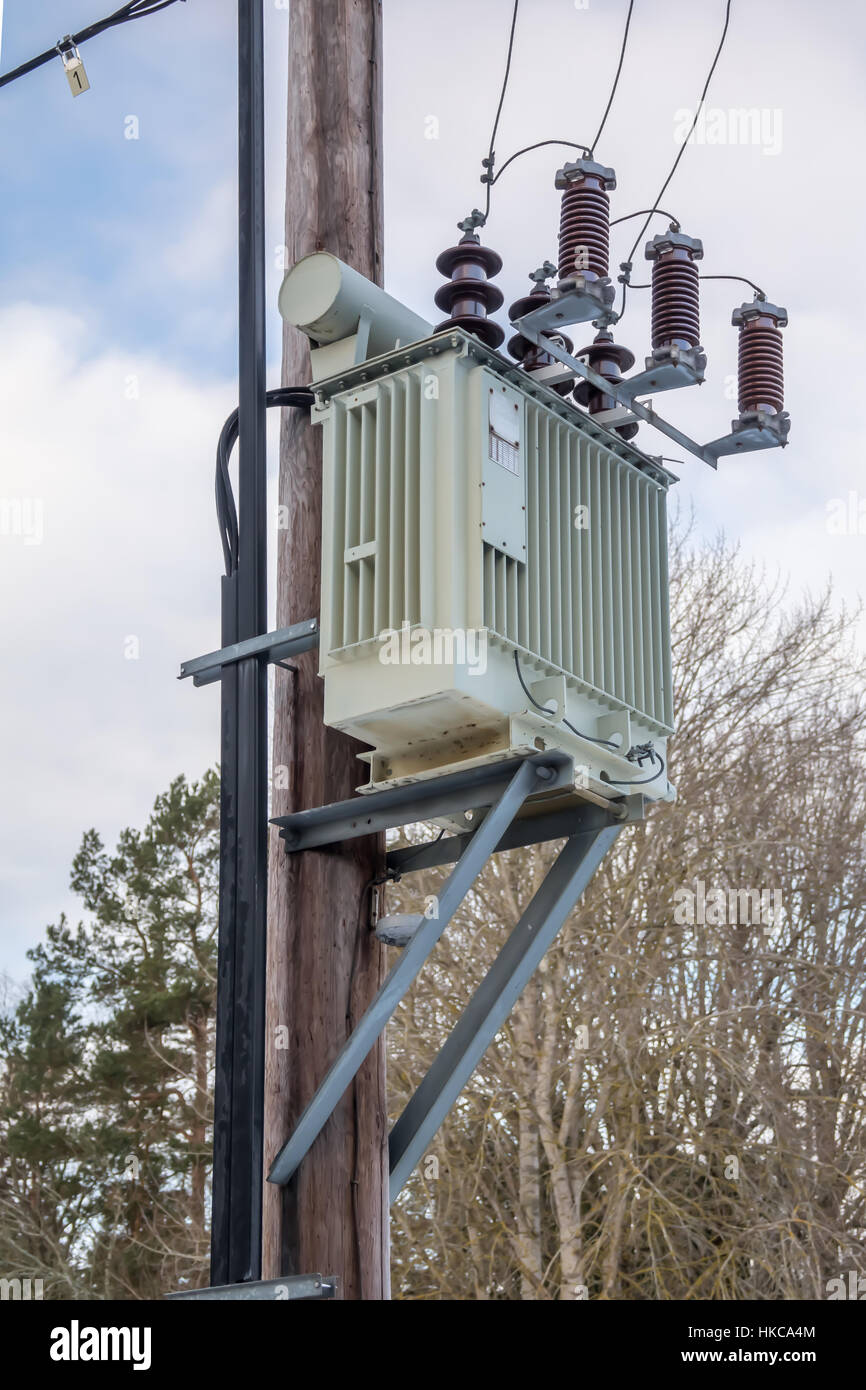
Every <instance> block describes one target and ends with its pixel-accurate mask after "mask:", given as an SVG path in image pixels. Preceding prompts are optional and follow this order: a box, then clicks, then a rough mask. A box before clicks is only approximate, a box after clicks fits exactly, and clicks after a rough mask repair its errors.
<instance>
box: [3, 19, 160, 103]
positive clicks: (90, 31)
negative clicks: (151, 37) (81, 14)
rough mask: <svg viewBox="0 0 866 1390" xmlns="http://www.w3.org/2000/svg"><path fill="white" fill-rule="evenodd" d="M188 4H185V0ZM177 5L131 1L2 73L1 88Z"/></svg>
mask: <svg viewBox="0 0 866 1390" xmlns="http://www.w3.org/2000/svg"><path fill="white" fill-rule="evenodd" d="M184 3H185V0H184ZM175 4H177V0H129V3H128V4H126V5H121V7H120V9H119V10H115V11H114V13H113V14H110V15H108V16H107V17H106V18H105V19H98V20H96V22H95V23H94V24H88V25H87V28H86V29H80V30H79V31H78V33H77V34H67V35H66V37H65V38H62V39H59V40H58V41H57V43H56V44H55V45H54V47H53V48H46V50H45V52H44V53H39V54H38V55H37V56H36V57H35V58H30V59H28V61H27V62H26V63H22V64H21V65H20V67H17V68H13V69H12V71H11V72H6V73H3V75H2V76H0V87H8V86H9V84H10V82H15V81H17V80H18V78H19V77H26V76H27V74H28V73H29V72H35V71H36V69H37V68H41V67H44V66H45V64H46V63H50V62H52V61H53V59H55V58H57V57H59V56H61V55H62V54H63V53H66V52H68V51H69V50H70V49H71V48H77V47H78V45H79V44H82V43H86V42H87V40H88V39H94V38H96V36H97V34H102V33H104V32H105V30H106V29H114V28H116V27H117V25H119V24H128V23H129V22H130V21H131V20H133V19H144V18H146V17H147V15H151V14H157V13H158V11H159V10H167V9H168V7H169V5H175Z"/></svg>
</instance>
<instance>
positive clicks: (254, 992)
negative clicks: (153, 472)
mask: <svg viewBox="0 0 866 1390" xmlns="http://www.w3.org/2000/svg"><path fill="white" fill-rule="evenodd" d="M263 31H264V13H263V0H238V171H239V182H238V243H239V257H238V265H239V301H238V303H239V332H240V344H239V349H240V350H239V377H240V393H239V395H240V413H239V434H238V448H239V463H238V480H239V486H238V502H239V508H238V510H239V518H238V520H239V542H238V567H237V570H236V572H235V573H234V574H233V575H231V576H230V577H229V578H227V579H225V580H224V581H223V631H222V640H223V645H224V646H225V645H228V644H230V643H232V642H237V641H244V640H245V639H246V638H249V637H258V636H259V635H261V634H262V633H264V632H266V630H267V516H266V511H267V461H266V437H265V416H266V409H267V406H266V381H265V372H266V360H265V169H264V32H263ZM267 671H268V667H267V658H266V657H265V658H263V657H252V658H248V659H247V660H245V661H241V662H238V663H237V664H236V665H234V666H233V667H232V668H231V669H230V670H228V669H227V670H226V671H225V672H224V674H223V677H222V792H221V824H220V920H219V966H218V987H217V1043H216V1076H215V1083H214V1173H213V1226H212V1235H211V1284H212V1285H217V1284H234V1283H241V1282H244V1281H246V1280H250V1279H258V1278H259V1276H260V1274H261V1252H262V1182H263V1172H262V1164H263V1115H264V1060H265V1035H264V1029H265V960H266V922H267V916H266V886H267V828H268V823H267V772H268V768H267V743H268V739H267V729H268V725H267V720H268V703H267V690H268V688H267Z"/></svg>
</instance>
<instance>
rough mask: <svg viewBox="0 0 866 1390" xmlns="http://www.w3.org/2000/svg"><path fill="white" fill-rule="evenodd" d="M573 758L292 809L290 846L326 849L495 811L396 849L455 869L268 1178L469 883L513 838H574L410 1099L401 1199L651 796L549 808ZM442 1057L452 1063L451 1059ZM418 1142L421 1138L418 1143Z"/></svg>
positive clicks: (310, 1135)
mask: <svg viewBox="0 0 866 1390" xmlns="http://www.w3.org/2000/svg"><path fill="white" fill-rule="evenodd" d="M573 787H574V763H573V760H572V759H571V758H570V757H568V755H567V754H564V753H562V752H549V753H543V754H534V755H532V756H530V757H523V758H509V759H508V760H506V761H503V763H501V764H499V765H494V766H492V767H476V768H471V769H467V770H466V771H465V772H457V773H450V774H447V775H446V776H442V777H435V778H430V779H425V780H424V781H421V782H416V783H411V784H408V785H406V786H401V787H392V788H389V789H388V790H386V791H382V792H374V793H372V794H370V795H369V796H365V797H355V798H353V799H352V800H350V801H344V802H339V803H337V804H335V805H333V806H323V807H318V808H316V809H315V810H312V811H302V812H297V813H295V814H293V815H290V816H283V817H280V818H278V819H276V820H275V821H274V822H273V823H274V824H275V825H278V826H279V827H280V831H281V835H282V837H283V839H284V840H285V843H286V849H287V851H288V853H290V854H291V853H298V852H301V851H303V850H306V849H312V848H322V847H324V846H327V845H329V844H334V843H337V842H340V841H343V840H345V839H349V838H353V837H355V836H359V835H368V834H370V833H371V832H372V831H379V830H383V829H389V828H392V827H395V826H399V825H406V824H409V823H411V822H415V821H418V820H429V819H432V818H434V817H437V816H443V815H449V814H452V813H453V812H455V811H462V810H465V809H466V808H468V807H472V808H473V809H475V810H476V812H478V811H479V810H482V809H483V808H485V807H487V806H489V807H490V810H489V811H487V813H486V815H483V816H482V817H480V818H479V823H478V825H477V826H476V828H474V829H473V830H472V831H471V832H468V833H466V834H458V835H454V836H452V837H449V838H447V839H444V840H440V841H438V842H436V844H434V845H428V846H422V847H420V849H419V848H417V847H412V848H411V849H410V850H408V851H396V852H394V853H393V854H392V855H390V856H389V868H391V869H393V870H394V872H395V873H396V874H402V873H406V872H414V871H417V870H419V869H421V868H426V867H429V866H430V865H431V864H433V863H436V864H439V863H453V864H454V868H453V869H452V871H451V873H450V874H449V876H448V878H447V879H446V881H445V883H444V885H443V886H442V888H441V889H440V891H439V894H438V895H437V899H436V904H435V908H436V910H435V913H434V914H432V915H429V916H428V915H427V914H425V915H424V916H422V917H420V918H419V925H418V928H417V930H416V931H415V934H414V935H413V936H412V938H411V940H410V941H409V942H408V944H407V945H406V946H405V947H404V948H403V950H402V951H401V954H400V957H399V958H398V960H397V961H396V963H395V964H394V966H393V967H392V969H391V971H390V972H389V974H388V976H387V978H386V980H385V981H384V983H383V985H382V986H381V988H380V989H379V991H378V993H377V995H376V997H375V999H374V1000H373V1002H372V1004H370V1006H369V1008H368V1009H367V1010H366V1012H365V1013H364V1015H363V1016H362V1018H361V1019H360V1020H359V1022H358V1023H357V1025H356V1027H355V1029H354V1031H353V1032H352V1034H351V1035H350V1036H349V1038H347V1040H346V1042H345V1043H344V1044H343V1047H342V1048H341V1050H340V1052H339V1054H338V1055H337V1058H336V1060H335V1061H334V1063H333V1064H332V1066H331V1067H330V1069H329V1071H328V1073H327V1075H326V1076H325V1078H324V1080H323V1081H322V1082H321V1084H320V1086H319V1087H318V1090H317V1091H316V1093H315V1095H314V1096H313V1098H312V1099H311V1101H310V1102H309V1104H308V1105H307V1107H306V1109H305V1110H304V1112H303V1114H302V1115H301V1117H300V1119H299V1120H298V1123H297V1126H296V1128H295V1130H294V1133H293V1134H292V1135H291V1136H290V1138H289V1139H288V1141H287V1143H286V1144H285V1145H284V1147H283V1148H282V1150H281V1151H280V1153H279V1154H278V1155H277V1157H276V1159H275V1160H274V1163H273V1165H272V1167H271V1171H270V1173H269V1174H268V1181H269V1182H273V1183H277V1184H279V1185H284V1184H285V1183H287V1182H288V1181H289V1180H290V1179H291V1177H292V1175H293V1174H294V1173H295V1172H296V1171H297V1168H298V1166H299V1164H300V1163H301V1162H302V1160H303V1159H304V1157H305V1156H306V1155H307V1153H308V1152H309V1150H310V1148H311V1146H312V1145H313V1143H314V1142H315V1140H316V1138H317V1136H318V1135H319V1134H320V1133H321V1131H322V1129H323V1128H324V1126H325V1124H326V1122H327V1120H328V1119H329V1117H330V1116H331V1114H332V1113H333V1111H334V1109H335V1107H336V1105H337V1104H338V1102H339V1100H340V1097H341V1096H342V1095H343V1093H344V1091H345V1090H346V1087H347V1086H348V1085H349V1084H350V1083H351V1081H352V1079H353V1077H354V1076H355V1075H356V1073H357V1071H358V1068H359V1067H360V1066H361V1064H362V1063H363V1061H364V1059H365V1057H366V1056H367V1054H368V1053H369V1051H370V1049H371V1048H372V1046H373V1044H374V1043H375V1041H376V1039H377V1038H378V1037H379V1034H380V1033H381V1032H382V1030H383V1028H384V1027H385V1026H386V1024H387V1023H388V1020H389V1019H390V1018H391V1016H392V1015H393V1013H394V1011H395V1009H396V1008H397V1006H398V1004H399V1003H400V1001H401V999H403V997H404V995H405V994H406V992H407V991H408V989H409V988H410V986H411V985H412V983H413V981H414V980H415V978H416V976H417V975H418V973H419V971H420V970H421V968H422V967H423V965H424V963H425V961H426V960H427V959H428V957H429V956H430V953H431V952H432V950H433V948H434V947H435V945H436V943H437V942H438V941H439V939H440V937H441V936H442V934H443V932H444V931H445V929H446V927H447V926H448V924H449V922H450V921H451V919H452V917H453V916H454V913H455V912H456V911H457V909H458V908H459V906H460V904H461V903H462V902H463V900H464V899H465V897H466V895H467V894H468V893H469V891H470V890H471V888H472V886H473V884H474V883H475V881H476V879H477V878H478V875H479V874H480V873H481V871H482V870H483V868H484V866H485V864H486V863H487V860H488V858H489V857H490V855H491V854H494V853H496V852H497V851H499V850H503V849H507V848H511V847H513V846H515V845H525V844H535V843H539V842H541V841H543V840H546V839H552V838H554V837H556V838H559V837H560V836H568V837H569V838H568V840H567V844H566V847H565V849H564V850H563V852H562V853H561V854H560V856H559V857H558V859H557V860H556V862H555V864H554V866H553V868H552V869H551V871H550V873H549V874H548V876H547V878H546V879H545V881H544V883H543V884H542V887H541V889H540V890H539V892H538V893H537V894H536V896H535V898H534V900H533V902H532V904H531V906H530V908H529V909H527V912H526V913H524V914H523V916H522V917H521V919H520V922H519V923H518V925H517V927H516V928H515V930H514V932H513V933H512V936H511V937H510V938H509V940H508V942H507V943H506V945H505V947H504V948H503V950H502V951H501V952H500V955H499V957H498V958H497V961H496V962H495V964H494V966H493V967H492V968H491V971H490V973H489V974H488V976H487V978H486V979H485V981H484V983H483V985H482V986H481V988H480V989H479V991H478V992H477V994H476V995H475V997H474V999H473V1000H472V1001H471V1003H470V1005H469V1006H468V1008H467V1010H466V1013H465V1014H464V1017H463V1019H461V1021H460V1023H458V1025H457V1028H456V1029H455V1030H454V1033H453V1034H452V1037H451V1038H450V1039H449V1041H448V1043H447V1044H446V1049H445V1051H444V1052H443V1053H441V1054H440V1057H439V1058H437V1061H436V1063H434V1067H433V1068H431V1072H430V1074H429V1075H428V1078H427V1079H426V1080H425V1081H424V1082H423V1083H422V1087H421V1088H420V1090H419V1092H418V1093H417V1095H416V1097H415V1098H414V1099H413V1100H412V1101H411V1102H410V1104H409V1106H408V1107H407V1109H406V1111H404V1114H403V1115H402V1116H401V1118H400V1120H399V1121H398V1123H397V1125H396V1126H395V1129H394V1131H393V1134H392V1139H391V1142H392V1157H391V1167H392V1181H391V1191H392V1198H393V1196H394V1195H396V1192H398V1191H399V1189H400V1187H401V1186H402V1183H403V1181H404V1180H405V1177H406V1176H407V1175H408V1173H409V1172H411V1170H412V1168H413V1167H414V1166H415V1163H416V1162H417V1160H418V1157H419V1156H420V1153H421V1152H423V1146H424V1145H426V1143H427V1142H428V1140H429V1137H430V1135H431V1134H432V1133H434V1132H435V1130H436V1129H437V1128H438V1126H439V1124H440V1123H441V1121H442V1119H443V1118H444V1116H445V1114H447V1111H448V1110H449V1109H450V1107H451V1105H452V1104H453V1102H454V1100H455V1099H456V1097H457V1096H458V1095H459V1093H460V1091H461V1090H462V1088H463V1086H464V1085H465V1083H466V1081H467V1080H468V1078H469V1077H470V1076H471V1074H472V1072H473V1071H474V1069H475V1067H476V1066H477V1065H478V1062H479V1060H480V1058H481V1057H482V1055H483V1053H484V1051H485V1050H486V1048H487V1046H488V1045H489V1043H490V1042H491V1040H492V1038H493V1037H494V1035H495V1032H496V1030H497V1029H498V1028H499V1027H500V1026H501V1023H502V1021H503V1020H504V1019H505V1018H506V1017H507V1015H508V1013H509V1011H510V1009H511V1007H512V1005H513V1004H514V1002H515V1000H516V999H517V997H518V995H519V994H520V992H521V990H522V989H523V987H524V985H525V984H526V982H527V981H528V979H529V977H530V975H531V974H532V972H533V970H534V969H535V966H536V965H537V964H538V961H539V960H540V959H541V957H542V956H543V954H544V952H545V950H546V949H547V946H548V945H549V944H550V942H551V941H552V940H553V938H554V936H555V935H556V933H557V931H558V930H559V928H560V926H561V925H562V922H563V921H564V920H565V918H566V916H567V915H568V913H569V912H570V910H571V908H572V907H573V906H574V903H575V902H576V901H577V899H578V897H579V896H580V894H581V893H582V892H583V890H584V888H585V887H586V885H587V883H588V882H589V880H590V878H591V877H592V874H593V873H594V872H595V869H596V868H597V866H598V864H599V863H600V862H601V858H602V857H603V855H604V853H605V852H606V850H607V849H608V848H609V846H610V844H612V842H613V839H614V838H615V836H616V834H617V833H618V831H619V829H620V827H621V824H622V823H623V821H625V820H634V819H639V818H640V817H641V816H642V814H643V805H644V802H643V798H642V797H633V798H630V799H629V801H628V802H620V803H615V804H612V805H611V807H610V808H609V809H605V808H603V807H598V806H594V805H590V804H586V803H585V804H583V805H580V806H577V807H575V806H570V807H569V808H567V809H566V810H562V809H559V810H552V811H551V812H545V811H544V810H543V808H542V807H539V805H538V803H536V804H535V805H534V806H533V807H532V814H531V815H530V814H529V808H528V807H527V808H526V812H527V813H526V816H525V819H519V816H520V813H521V810H522V809H523V808H524V807H525V803H526V801H527V798H528V797H531V796H535V795H537V794H538V793H540V792H546V793H553V794H554V797H555V793H556V792H557V791H564V790H569V791H570V790H573ZM443 1057H444V1059H445V1060H444V1061H443V1060H442V1059H443ZM419 1145H420V1146H421V1147H420V1148H419Z"/></svg>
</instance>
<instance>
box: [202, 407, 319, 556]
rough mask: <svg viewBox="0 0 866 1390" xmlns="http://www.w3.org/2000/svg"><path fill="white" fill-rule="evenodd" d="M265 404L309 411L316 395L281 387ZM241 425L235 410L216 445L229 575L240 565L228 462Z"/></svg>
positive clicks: (219, 513) (218, 502) (218, 503)
mask: <svg viewBox="0 0 866 1390" xmlns="http://www.w3.org/2000/svg"><path fill="white" fill-rule="evenodd" d="M265 403H266V405H268V406H293V407H294V408H295V409H298V410H309V408H310V406H311V405H312V404H313V393H312V391H310V390H308V389H307V388H306V387H305V386H278V387H276V388H275V389H274V390H273V391H268V392H266V394H265ZM239 423H240V415H239V411H237V410H233V411H232V413H231V415H230V416H229V418H228V419H227V420H226V422H225V424H224V425H223V427H222V429H221V430H220V437H219V441H218V443H217V456H216V508H217V520H218V521H219V528H220V540H221V541H222V547H223V556H224V559H225V569H226V574H233V573H234V571H235V570H236V569H237V566H238V542H239V532H238V514H237V508H236V507H235V499H234V493H233V491H232V484H231V477H230V476H229V459H230V457H231V452H232V449H233V448H234V446H235V444H236V443H237V438H238V430H239Z"/></svg>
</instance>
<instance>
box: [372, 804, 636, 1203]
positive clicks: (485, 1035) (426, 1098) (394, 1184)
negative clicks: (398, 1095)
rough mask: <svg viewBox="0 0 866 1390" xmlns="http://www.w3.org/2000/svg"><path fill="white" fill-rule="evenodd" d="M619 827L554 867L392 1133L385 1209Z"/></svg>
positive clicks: (578, 841) (571, 843)
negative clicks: (388, 1198)
mask: <svg viewBox="0 0 866 1390" xmlns="http://www.w3.org/2000/svg"><path fill="white" fill-rule="evenodd" d="M619 829H620V827H619V826H618V825H613V826H608V827H607V828H606V829H604V830H595V831H589V832H586V833H583V834H578V835H573V836H572V837H571V839H569V840H568V842H567V843H566V845H565V847H564V849H563V850H562V851H561V852H560V854H559V855H558V857H557V858H556V859H555V860H554V863H553V866H552V868H551V869H550V870H549V872H548V874H547V876H546V877H545V879H544V882H543V883H542V885H541V887H540V888H539V890H538V892H537V893H536V895H535V897H534V898H533V899H532V902H531V903H530V904H529V907H528V908H527V909H526V911H525V912H524V913H523V916H522V917H521V918H520V921H519V922H518V924H517V926H516V927H515V928H514V930H513V931H512V933H511V935H510V936H509V938H508V940H507V941H506V943H505V945H504V946H503V947H502V950H501V951H500V952H499V955H498V956H497V957H496V960H495V961H494V962H493V965H492V966H491V967H490V969H489V970H488V972H487V974H486V975H485V977H484V979H483V980H482V982H481V984H480V985H479V987H478V989H477V990H476V991H475V994H474V995H473V996H472V998H471V1000H470V1001H469V1003H468V1004H467V1006H466V1008H465V1009H464V1011H463V1013H462V1015H461V1017H460V1019H459V1021H458V1022H457V1024H456V1025H455V1027H454V1028H453V1030H452V1032H451V1034H450V1035H449V1037H448V1040H447V1042H446V1043H445V1045H444V1047H443V1048H442V1049H441V1050H440V1052H439V1054H438V1056H437V1057H436V1060H435V1061H434V1062H433V1065H432V1066H431V1068H430V1070H429V1071H428V1073H427V1075H426V1076H425V1077H424V1080H423V1081H422V1082H421V1085H420V1086H419V1087H418V1089H417V1091H416V1092H415V1094H414V1096H413V1097H412V1099H411V1100H410V1101H409V1103H408V1105H407V1106H406V1108H405V1110H404V1111H403V1113H402V1115H401V1116H400V1118H399V1120H398V1121H397V1123H396V1124H395V1125H394V1128H393V1129H392V1131H391V1136H390V1139H389V1148H390V1166H391V1201H392V1202H393V1201H394V1200H395V1198H396V1197H397V1196H398V1194H399V1192H400V1189H401V1188H402V1186H403V1184H404V1183H405V1181H406V1179H407V1178H408V1177H409V1175H410V1174H411V1172H412V1170H413V1169H414V1167H415V1165H416V1164H417V1163H418V1162H419V1160H420V1159H421V1158H422V1157H423V1155H424V1152H425V1150H426V1148H427V1145H428V1144H429V1142H430V1140H431V1139H432V1138H433V1135H434V1134H435V1133H436V1131H437V1129H438V1128H439V1126H440V1125H441V1123H442V1121H443V1120H444V1119H445V1116H446V1115H447V1114H448V1111H449V1110H450V1109H451V1107H452V1105H453V1104H454V1102H455V1101H456V1100H457V1097H458V1096H459V1095H460V1092H461V1091H462V1090H463V1087H464V1086H465V1085H466V1083H467V1081H468V1080H469V1078H470V1077H471V1075H472V1073H473V1072H474V1070H475V1068H476V1067H477V1066H478V1063H479V1062H480V1061H481V1058H482V1057H483V1056H484V1053H485V1052H486V1051H487V1048H488V1047H489V1046H490V1044H491V1043H492V1041H493V1039H494V1037H495V1036H496V1034H497V1032H498V1031H499V1029H500V1028H501V1027H502V1025H503V1023H504V1022H505V1020H506V1018H507V1017H508V1015H509V1014H510V1012H511V1010H512V1008H513V1007H514V1005H515V1003H516V1002H517V1000H518V998H519V997H520V995H521V993H522V992H523V989H524V987H525V986H526V984H527V983H528V981H529V979H530V977H531V975H532V974H533V972H534V971H535V968H536V966H537V965H538V964H539V962H540V961H541V958H542V956H543V955H544V953H545V952H546V950H547V948H548V946H550V944H551V942H552V941H553V939H554V937H555V936H556V934H557V932H558V931H559V929H560V927H561V926H562V924H563V922H564V921H565V919H566V917H567V916H568V914H569V912H570V911H571V909H572V908H573V907H574V905H575V903H576V902H577V900H578V898H579V897H580V896H581V894H582V893H583V892H584V890H585V888H586V886H587V884H588V883H589V881H590V879H591V878H592V876H593V874H594V873H595V871H596V869H597V868H598V866H599V864H600V863H601V861H602V859H603V858H604V856H605V854H606V853H607V851H608V850H609V849H610V847H611V845H612V844H613V842H614V840H615V839H616V837H617V835H618V834H619Z"/></svg>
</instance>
